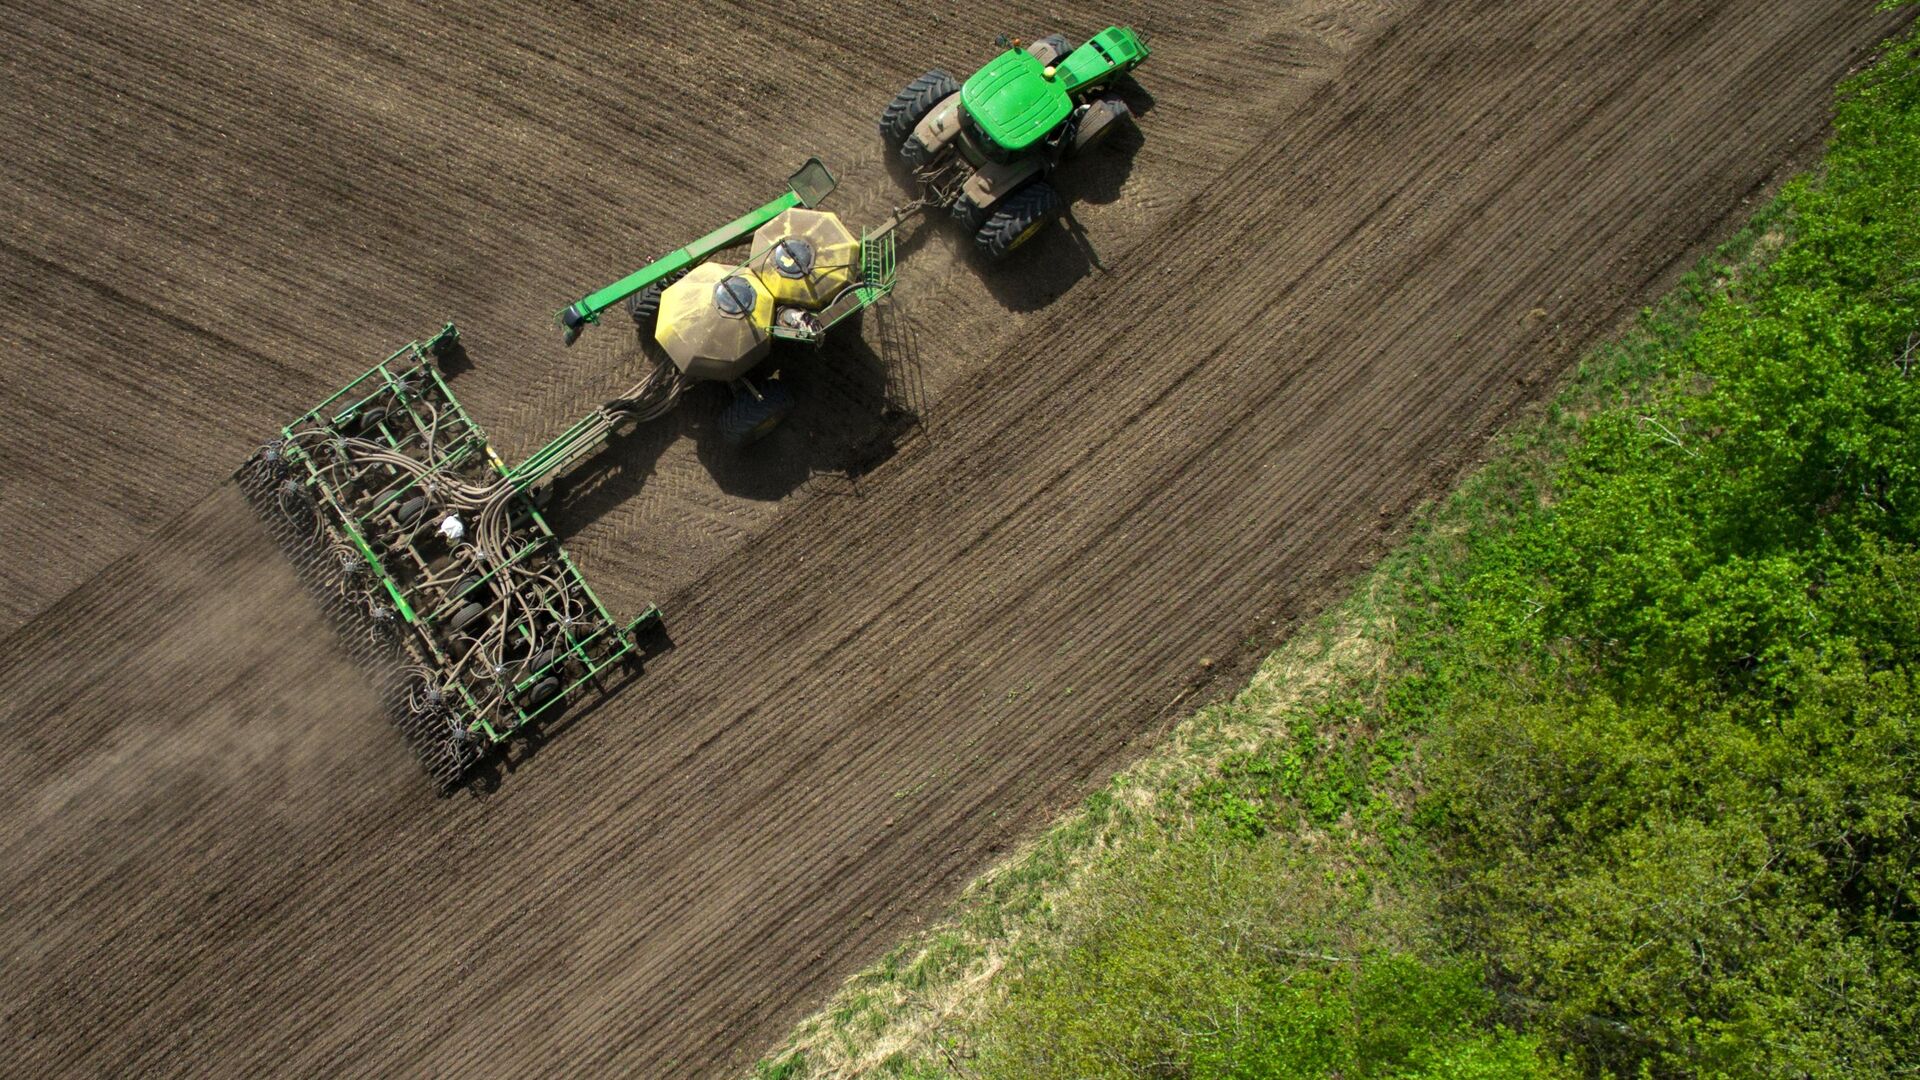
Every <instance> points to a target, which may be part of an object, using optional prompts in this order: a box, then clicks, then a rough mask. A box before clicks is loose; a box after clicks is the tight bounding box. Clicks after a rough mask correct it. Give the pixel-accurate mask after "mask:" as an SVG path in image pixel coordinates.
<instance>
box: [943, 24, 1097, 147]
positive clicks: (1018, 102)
mask: <svg viewBox="0 0 1920 1080" xmlns="http://www.w3.org/2000/svg"><path fill="white" fill-rule="evenodd" d="M960 104H961V106H962V107H963V108H965V109H966V110H967V115H968V116H969V117H972V119H973V122H974V124H975V125H976V126H977V127H978V128H979V129H980V133H981V134H983V135H985V136H986V137H987V138H988V139H990V140H992V141H993V143H994V144H995V145H997V146H999V147H1001V148H1002V149H1005V150H1007V151H1010V152H1016V153H1017V152H1019V151H1021V150H1025V149H1027V148H1028V147H1030V146H1032V145H1033V144H1034V143H1037V142H1039V141H1040V140H1041V139H1043V138H1045V137H1046V135H1047V133H1048V132H1050V131H1052V130H1053V129H1054V128H1056V127H1059V126H1060V123H1061V121H1064V120H1065V119H1066V118H1067V117H1068V115H1069V114H1071V113H1072V112H1073V99H1072V98H1070V97H1068V96H1067V91H1066V88H1065V87H1063V86H1062V85H1061V83H1060V81H1059V80H1058V79H1049V78H1047V76H1046V69H1045V68H1044V67H1042V66H1041V64H1040V61H1039V60H1038V59H1036V58H1035V57H1034V55H1033V54H1032V53H1030V52H1028V51H1027V50H1025V49H1008V50H1007V51H1006V52H1003V53H1001V54H1000V55H999V56H996V57H994V58H993V59H992V60H989V61H987V66H985V67H983V68H981V69H980V70H979V71H976V72H974V73H973V77H972V78H970V79H968V80H967V81H966V83H964V84H963V85H962V86H961V87H960Z"/></svg>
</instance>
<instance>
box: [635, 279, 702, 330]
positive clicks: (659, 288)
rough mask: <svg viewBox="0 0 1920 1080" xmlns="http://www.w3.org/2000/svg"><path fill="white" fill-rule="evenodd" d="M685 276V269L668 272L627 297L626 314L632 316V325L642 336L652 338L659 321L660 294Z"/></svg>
mask: <svg viewBox="0 0 1920 1080" xmlns="http://www.w3.org/2000/svg"><path fill="white" fill-rule="evenodd" d="M686 276H687V272H686V271H685V270H681V271H679V272H677V273H673V274H668V275H667V276H666V277H664V278H661V279H660V280H659V281H656V282H654V283H653V284H651V285H649V286H647V287H646V288H644V289H641V290H640V291H639V292H637V293H634V294H633V295H632V296H629V297H627V314H629V315H631V316H633V325H634V326H635V327H637V328H638V329H639V331H640V336H641V337H642V338H646V339H650V338H652V337H653V328H654V325H655V324H656V323H658V322H659V321H660V294H661V293H664V292H666V291H667V288H668V287H669V286H671V285H672V284H673V283H674V282H676V281H679V280H680V279H681V278H683V277H686Z"/></svg>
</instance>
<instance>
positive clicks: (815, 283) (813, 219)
mask: <svg viewBox="0 0 1920 1080" xmlns="http://www.w3.org/2000/svg"><path fill="white" fill-rule="evenodd" d="M747 265H748V266H750V267H752V268H753V271H754V273H755V274H756V276H758V277H759V278H760V280H761V282H763V283H764V284H765V285H766V287H767V289H768V290H769V291H771V292H772V293H773V297H774V300H775V301H776V302H778V303H781V304H792V305H796V306H799V307H804V308H809V309H812V310H816V311H817V310H819V309H820V308H823V307H826V306H827V305H828V304H829V303H832V302H833V298H834V297H835V296H838V295H840V291H841V290H842V289H845V288H846V287H847V286H849V285H852V284H853V283H854V282H855V281H856V280H858V279H859V276H860V238H859V237H857V236H855V235H854V234H853V231H852V230H851V229H848V228H847V226H846V224H845V223H844V222H842V221H841V220H840V218H839V216H838V215H836V214H829V213H827V212H826V211H824V210H803V209H799V208H795V209H792V210H788V211H786V212H784V213H782V214H781V215H780V216H779V217H776V218H774V219H773V220H772V221H769V222H767V223H766V224H765V225H762V226H760V231H758V232H756V233H754V234H753V258H752V259H751V260H750V261H749V262H748V264H747Z"/></svg>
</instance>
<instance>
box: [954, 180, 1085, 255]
mask: <svg viewBox="0 0 1920 1080" xmlns="http://www.w3.org/2000/svg"><path fill="white" fill-rule="evenodd" d="M1066 210H1067V204H1066V201H1065V200H1063V199H1061V198H1060V193H1059V192H1057V191H1055V190H1053V185H1052V184H1049V183H1047V182H1046V181H1045V180H1035V181H1034V182H1033V183H1031V184H1028V185H1027V186H1026V187H1023V188H1021V189H1020V190H1019V191H1016V192H1014V193H1013V194H1011V195H1009V196H1007V198H1006V201H1005V202H1002V203H1001V204H1000V206H999V208H998V209H996V210H995V211H994V212H993V216H991V217H989V218H987V223H986V224H985V225H982V226H980V231H979V232H977V233H975V234H974V237H973V243H974V246H975V247H977V248H979V249H980V253H981V254H982V255H985V256H986V257H987V258H988V259H991V260H994V261H996V262H997V261H999V260H1001V259H1004V258H1006V257H1007V256H1008V255H1009V254H1011V253H1012V252H1013V251H1014V249H1016V248H1018V247H1020V246H1021V245H1023V244H1025V243H1026V242H1027V241H1029V240H1031V239H1033V238H1034V237H1036V236H1038V235H1040V231H1041V230H1042V229H1045V228H1046V227H1047V226H1048V225H1049V224H1050V223H1052V222H1053V221H1054V220H1056V219H1057V218H1059V217H1060V215H1062V214H1064V213H1066Z"/></svg>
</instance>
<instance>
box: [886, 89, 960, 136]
mask: <svg viewBox="0 0 1920 1080" xmlns="http://www.w3.org/2000/svg"><path fill="white" fill-rule="evenodd" d="M959 92H960V84H959V83H958V82H956V81H955V80H954V77H953V76H951V75H949V74H947V73H946V72H944V71H941V70H940V69H939V68H935V69H933V70H932V71H929V72H927V73H926V74H925V75H922V76H920V77H919V78H917V79H915V80H913V81H912V82H910V83H908V84H907V87H906V89H904V90H902V91H900V92H899V93H898V94H895V95H894V98H893V102H892V103H891V104H889V105H888V106H887V108H886V111H885V112H882V113H881V114H880V137H881V138H882V139H885V140H886V143H887V146H888V147H889V148H890V149H892V150H893V151H894V152H895V153H899V152H901V150H902V149H903V148H904V147H905V146H906V144H907V137H908V136H910V135H912V134H913V129H914V128H916V127H919V126H920V121H922V120H925V119H926V118H927V114H928V113H931V112H932V111H933V107H934V106H935V105H938V104H940V103H941V102H942V101H945V100H946V99H947V98H949V97H952V96H953V95H955V94H957V93H959ZM922 149H923V150H924V149H925V148H924V147H923V148H922Z"/></svg>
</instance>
